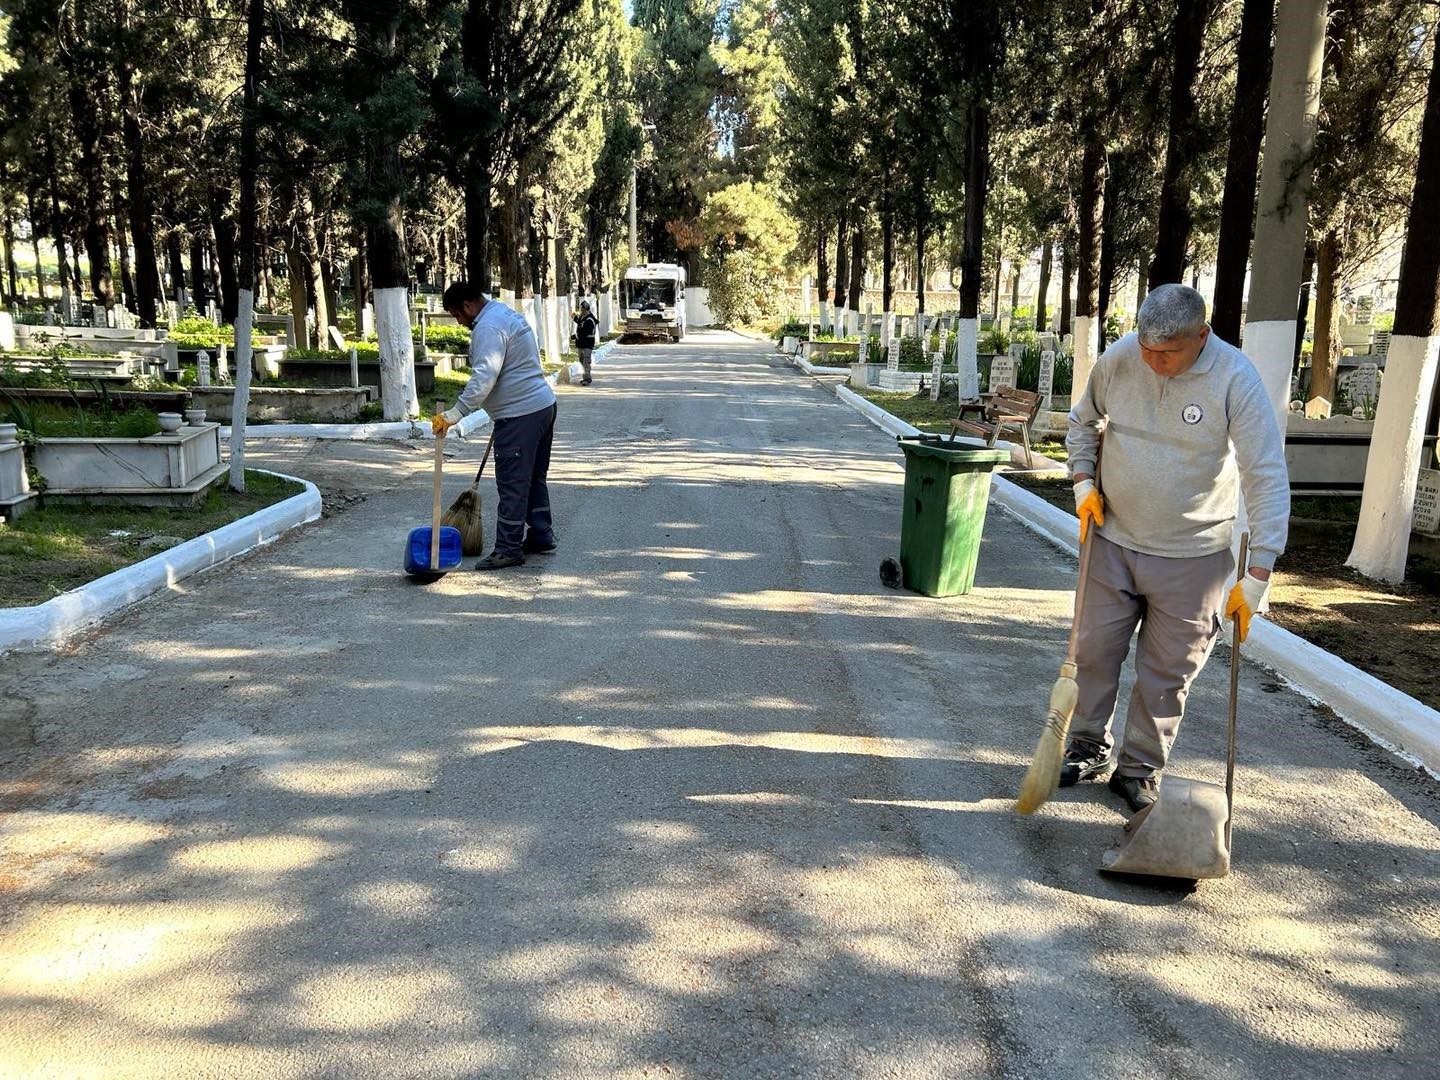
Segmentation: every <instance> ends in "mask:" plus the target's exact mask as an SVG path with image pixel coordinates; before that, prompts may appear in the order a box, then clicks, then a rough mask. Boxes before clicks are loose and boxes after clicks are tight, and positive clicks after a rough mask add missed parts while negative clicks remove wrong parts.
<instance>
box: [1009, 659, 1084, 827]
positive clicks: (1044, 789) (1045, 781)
mask: <svg viewBox="0 0 1440 1080" xmlns="http://www.w3.org/2000/svg"><path fill="white" fill-rule="evenodd" d="M1079 694H1080V687H1079V685H1078V684H1077V683H1076V682H1075V665H1074V664H1073V663H1072V662H1071V661H1069V660H1067V661H1065V663H1063V664H1061V665H1060V677H1059V678H1058V679H1056V680H1055V685H1054V686H1052V687H1051V688H1050V709H1049V712H1048V713H1047V714H1046V716H1045V730H1044V731H1042V732H1041V733H1040V741H1039V742H1038V743H1036V744H1035V756H1034V757H1033V758H1032V759H1031V761H1030V768H1029V769H1028V770H1027V771H1026V773H1025V779H1024V780H1023V781H1022V782H1021V784H1020V796H1019V798H1017V799H1016V800H1015V809H1016V810H1018V811H1019V812H1020V813H1022V814H1033V813H1034V812H1035V811H1036V810H1039V809H1040V807H1042V806H1044V805H1045V802H1046V800H1048V799H1049V798H1050V796H1051V795H1054V794H1055V788H1056V785H1057V784H1059V782H1060V764H1061V761H1062V759H1063V758H1064V756H1065V736H1066V735H1067V734H1068V733H1069V731H1070V718H1071V717H1072V716H1073V715H1074V714H1075V702H1076V700H1077V698H1078V697H1079Z"/></svg>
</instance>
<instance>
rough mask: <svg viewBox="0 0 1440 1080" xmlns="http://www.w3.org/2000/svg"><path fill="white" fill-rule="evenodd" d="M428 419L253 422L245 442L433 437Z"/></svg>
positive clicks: (483, 420)
mask: <svg viewBox="0 0 1440 1080" xmlns="http://www.w3.org/2000/svg"><path fill="white" fill-rule="evenodd" d="M614 347H615V342H614V341H607V342H606V343H605V344H604V345H601V346H600V347H599V348H597V349H596V350H595V351H594V352H593V353H591V355H590V363H591V364H597V363H599V362H600V361H601V360H602V359H604V357H605V354H606V353H608V352H609V351H610V350H611V349H612V348H614ZM545 381H546V382H548V383H549V384H550V385H551V386H556V385H558V378H557V376H556V375H553V374H552V375H547V376H545ZM489 423H490V414H489V413H487V412H486V411H485V410H484V409H479V410H477V411H476V412H473V413H471V414H470V415H469V416H465V417H462V418H461V420H460V422H459V423H458V424H456V425H455V426H454V427H452V428H451V429H450V431H451V432H453V433H455V435H458V436H459V437H460V438H462V439H463V438H465V436H467V435H471V434H473V433H475V432H476V431H481V430H483V429H484V428H485V426H486V425H487V424H489ZM434 437H435V436H434V435H433V434H432V433H431V431H430V423H429V421H428V420H388V421H379V422H376V423H374V424H253V425H247V426H246V428H245V442H246V443H251V442H259V441H261V440H263V439H335V440H339V441H348V442H384V441H386V440H389V439H401V440H404V439H421V440H423V439H433V438H434ZM229 438H230V429H229V428H228V427H222V428H221V429H220V439H221V441H227V440H229Z"/></svg>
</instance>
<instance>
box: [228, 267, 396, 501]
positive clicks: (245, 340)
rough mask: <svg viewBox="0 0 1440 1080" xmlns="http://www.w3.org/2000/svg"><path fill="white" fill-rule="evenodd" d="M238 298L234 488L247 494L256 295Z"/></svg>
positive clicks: (247, 293)
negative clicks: (247, 431)
mask: <svg viewBox="0 0 1440 1080" xmlns="http://www.w3.org/2000/svg"><path fill="white" fill-rule="evenodd" d="M402 291H403V290H402ZM236 298H237V299H238V300H239V301H240V310H239V312H238V313H237V314H236V316H235V401H234V403H233V404H232V405H231V407H230V410H231V411H230V487H231V489H232V490H234V491H244V490H245V418H246V414H247V413H248V412H249V409H250V366H251V365H250V359H251V357H252V356H253V355H254V342H253V340H252V333H253V330H254V326H255V294H254V293H253V292H251V291H250V290H249V289H240V290H238V291H237V293H236Z"/></svg>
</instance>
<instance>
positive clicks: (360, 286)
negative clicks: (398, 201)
mask: <svg viewBox="0 0 1440 1080" xmlns="http://www.w3.org/2000/svg"><path fill="white" fill-rule="evenodd" d="M350 285H351V288H353V289H354V290H355V336H356V337H357V338H360V339H361V340H362V341H363V340H364V339H365V338H366V337H368V336H369V334H370V331H371V330H373V329H374V327H372V326H371V325H370V320H369V318H367V317H366V314H365V305H366V304H368V303H369V302H370V282H369V280H368V275H367V274H366V272H365V234H364V233H363V232H362V231H360V230H358V229H357V230H356V231H355V255H354V257H353V258H352V259H351V260H350Z"/></svg>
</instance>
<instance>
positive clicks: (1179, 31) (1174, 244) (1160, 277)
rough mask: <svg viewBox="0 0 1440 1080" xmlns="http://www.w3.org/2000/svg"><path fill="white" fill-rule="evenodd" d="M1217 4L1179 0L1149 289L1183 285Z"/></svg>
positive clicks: (1171, 47) (1198, 0)
mask: <svg viewBox="0 0 1440 1080" xmlns="http://www.w3.org/2000/svg"><path fill="white" fill-rule="evenodd" d="M1213 6H1214V0H1178V2H1177V3H1176V5H1175V21H1174V23H1173V24H1172V28H1171V33H1170V52H1171V54H1172V56H1173V58H1174V61H1173V62H1174V66H1173V67H1172V69H1171V78H1170V130H1169V135H1168V136H1167V138H1166V141H1165V171H1164V174H1163V178H1162V180H1161V182H1160V212H1159V222H1158V229H1157V231H1156V236H1155V251H1154V255H1153V257H1152V258H1151V260H1150V278H1149V285H1150V288H1152V289H1153V288H1154V287H1155V286H1156V285H1163V284H1167V283H1169V282H1174V281H1179V280H1180V275H1181V273H1182V271H1183V270H1184V269H1185V251H1186V249H1187V248H1188V247H1189V245H1190V228H1191V225H1192V224H1193V222H1192V218H1191V214H1190V191H1191V189H1192V188H1193V187H1194V179H1195V178H1194V171H1195V162H1196V161H1197V160H1198V158H1199V156H1200V153H1201V151H1202V150H1203V149H1204V147H1203V146H1202V145H1201V140H1200V137H1199V133H1198V130H1197V129H1198V127H1199V115H1200V111H1199V109H1197V108H1196V107H1195V79H1196V77H1197V76H1198V74H1199V71H1200V51H1201V48H1202V46H1203V45H1204V43H1205V24H1206V23H1207V22H1209V20H1210V12H1211V10H1212V8H1213Z"/></svg>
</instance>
